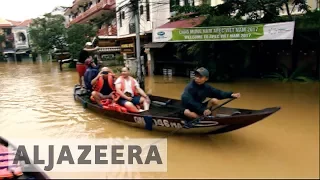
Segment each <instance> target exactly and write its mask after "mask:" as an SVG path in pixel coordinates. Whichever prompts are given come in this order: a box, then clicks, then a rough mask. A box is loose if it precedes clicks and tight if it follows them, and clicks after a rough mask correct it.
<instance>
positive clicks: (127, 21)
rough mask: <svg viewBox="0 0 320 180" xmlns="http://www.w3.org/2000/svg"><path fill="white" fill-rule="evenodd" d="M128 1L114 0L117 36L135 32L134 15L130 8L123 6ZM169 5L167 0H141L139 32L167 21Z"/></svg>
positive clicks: (149, 29)
mask: <svg viewBox="0 0 320 180" xmlns="http://www.w3.org/2000/svg"><path fill="white" fill-rule="evenodd" d="M166 1H167V3H166ZM160 2H161V3H160ZM128 3H130V1H129V0H117V1H116V7H117V32H118V37H119V38H121V37H124V36H127V35H134V34H135V26H134V17H133V16H132V11H131V8H130V7H124V6H126V4H128ZM169 7H170V4H169V0H161V1H159V0H141V1H140V3H139V12H140V33H141V34H143V33H145V32H148V31H151V30H152V29H154V28H156V27H158V26H160V25H162V24H165V23H166V22H168V21H169V19H168V18H169V17H170V11H169Z"/></svg>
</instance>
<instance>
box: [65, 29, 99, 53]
mask: <svg viewBox="0 0 320 180" xmlns="http://www.w3.org/2000/svg"><path fill="white" fill-rule="evenodd" d="M96 33H97V29H96V27H93V26H92V25H89V24H73V25H71V26H70V27H69V28H68V29H67V38H66V41H67V43H68V47H69V52H70V54H71V55H72V57H73V58H75V59H77V58H78V57H79V53H80V51H81V50H82V49H83V46H84V45H85V43H86V42H88V41H90V37H94V36H95V35H96Z"/></svg>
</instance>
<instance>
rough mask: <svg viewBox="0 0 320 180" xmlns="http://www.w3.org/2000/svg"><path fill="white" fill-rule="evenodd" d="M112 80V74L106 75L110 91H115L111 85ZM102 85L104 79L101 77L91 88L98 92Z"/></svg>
mask: <svg viewBox="0 0 320 180" xmlns="http://www.w3.org/2000/svg"><path fill="white" fill-rule="evenodd" d="M113 78H114V76H113V74H108V84H109V86H110V88H111V89H112V90H115V86H114V84H113ZM103 85H104V79H103V77H102V76H100V77H99V78H98V81H97V82H96V84H95V85H94V86H93V90H94V91H97V92H100V91H101V89H102V87H103Z"/></svg>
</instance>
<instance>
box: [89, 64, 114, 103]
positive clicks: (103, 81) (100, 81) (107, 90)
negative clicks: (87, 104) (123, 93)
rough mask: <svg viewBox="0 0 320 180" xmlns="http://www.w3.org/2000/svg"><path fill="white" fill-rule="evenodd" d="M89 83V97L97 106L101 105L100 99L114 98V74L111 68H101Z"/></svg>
mask: <svg viewBox="0 0 320 180" xmlns="http://www.w3.org/2000/svg"><path fill="white" fill-rule="evenodd" d="M91 85H92V86H93V91H92V93H91V98H90V99H92V100H94V101H95V102H96V103H97V104H98V105H99V106H101V107H103V105H102V104H101V100H103V99H113V98H114V91H115V88H114V74H113V72H112V70H111V69H109V68H107V67H103V68H101V71H100V72H99V74H98V75H97V77H95V78H94V79H93V80H92V81H91Z"/></svg>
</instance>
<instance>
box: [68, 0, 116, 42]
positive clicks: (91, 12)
mask: <svg viewBox="0 0 320 180" xmlns="http://www.w3.org/2000/svg"><path fill="white" fill-rule="evenodd" d="M115 7H116V1H115V0H75V1H74V2H73V4H72V6H71V7H70V8H68V9H67V10H66V11H65V16H66V18H67V26H70V25H72V24H75V23H79V24H81V23H89V22H90V21H92V20H95V19H103V18H104V17H105V15H106V14H109V13H113V11H114V10H115ZM98 26H99V28H98V29H99V30H98V32H97V34H98V35H99V36H117V28H116V21H115V19H114V20H113V21H112V22H102V23H99V25H98Z"/></svg>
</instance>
